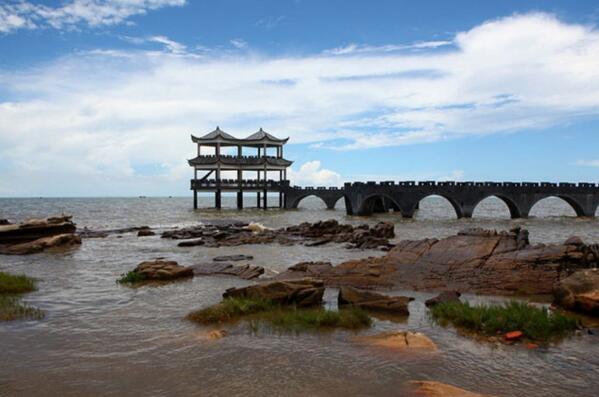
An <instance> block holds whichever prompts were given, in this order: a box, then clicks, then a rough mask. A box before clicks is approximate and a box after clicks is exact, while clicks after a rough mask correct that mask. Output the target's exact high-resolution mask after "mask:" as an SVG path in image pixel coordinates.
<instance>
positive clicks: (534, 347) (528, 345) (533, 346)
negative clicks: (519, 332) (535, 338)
mask: <svg viewBox="0 0 599 397" xmlns="http://www.w3.org/2000/svg"><path fill="white" fill-rule="evenodd" d="M538 347H539V345H537V344H536V343H527V344H526V348H527V349H536V348H538Z"/></svg>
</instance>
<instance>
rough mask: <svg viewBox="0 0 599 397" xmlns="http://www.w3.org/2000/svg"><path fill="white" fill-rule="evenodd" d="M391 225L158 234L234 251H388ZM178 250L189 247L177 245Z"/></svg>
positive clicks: (229, 227)
mask: <svg viewBox="0 0 599 397" xmlns="http://www.w3.org/2000/svg"><path fill="white" fill-rule="evenodd" d="M393 235H394V233H393V224H391V223H385V222H381V223H379V224H377V225H375V226H374V227H372V228H369V227H368V225H366V226H364V225H361V226H357V227H354V226H352V225H342V224H339V222H337V221H336V220H333V219H330V220H327V221H320V222H316V223H309V222H304V223H301V224H299V225H294V226H289V227H287V228H282V229H277V230H273V229H269V228H266V227H264V226H262V225H260V224H257V223H251V224H249V225H248V224H239V223H223V222H220V223H219V224H209V225H198V226H192V227H186V228H182V229H176V230H168V231H165V232H163V233H162V237H163V238H170V239H182V240H187V239H197V238H201V239H202V241H204V244H205V245H206V246H208V247H234V246H238V245H244V244H270V243H274V242H276V243H279V244H281V245H294V244H304V245H305V246H307V247H316V246H319V245H323V244H327V243H350V244H351V245H350V246H349V247H350V248H361V249H366V248H369V249H373V248H384V249H388V248H389V247H391V246H392V245H391V244H389V240H388V238H389V236H393ZM179 246H190V245H188V244H179Z"/></svg>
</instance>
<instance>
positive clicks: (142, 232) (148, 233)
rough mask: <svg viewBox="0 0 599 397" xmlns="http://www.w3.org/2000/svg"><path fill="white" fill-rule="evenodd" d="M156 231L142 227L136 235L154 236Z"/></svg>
mask: <svg viewBox="0 0 599 397" xmlns="http://www.w3.org/2000/svg"><path fill="white" fill-rule="evenodd" d="M155 235H156V233H154V232H153V231H151V230H150V229H142V230H140V231H139V232H137V237H147V236H155Z"/></svg>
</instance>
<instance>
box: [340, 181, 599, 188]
mask: <svg viewBox="0 0 599 397" xmlns="http://www.w3.org/2000/svg"><path fill="white" fill-rule="evenodd" d="M361 186H384V187H393V186H395V187H431V186H440V187H455V186H458V187H509V188H514V187H525V188H570V189H572V188H574V189H599V184H595V183H590V182H579V183H570V182H558V183H556V182H492V181H486V182H474V181H441V182H436V181H419V182H415V181H399V182H397V183H396V182H395V181H381V182H378V183H377V182H374V181H368V182H346V183H345V184H344V188H345V189H349V188H352V187H361Z"/></svg>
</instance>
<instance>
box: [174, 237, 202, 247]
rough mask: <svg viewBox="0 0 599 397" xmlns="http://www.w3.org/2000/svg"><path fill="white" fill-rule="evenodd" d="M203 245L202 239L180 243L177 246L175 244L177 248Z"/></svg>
mask: <svg viewBox="0 0 599 397" xmlns="http://www.w3.org/2000/svg"><path fill="white" fill-rule="evenodd" d="M204 244H206V242H205V241H204V239H201V238H198V239H195V240H185V241H181V242H180V243H179V244H177V246H179V247H197V246H199V245H204Z"/></svg>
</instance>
